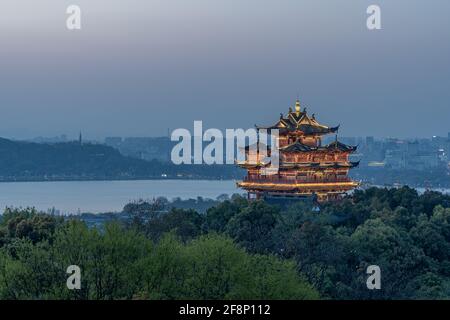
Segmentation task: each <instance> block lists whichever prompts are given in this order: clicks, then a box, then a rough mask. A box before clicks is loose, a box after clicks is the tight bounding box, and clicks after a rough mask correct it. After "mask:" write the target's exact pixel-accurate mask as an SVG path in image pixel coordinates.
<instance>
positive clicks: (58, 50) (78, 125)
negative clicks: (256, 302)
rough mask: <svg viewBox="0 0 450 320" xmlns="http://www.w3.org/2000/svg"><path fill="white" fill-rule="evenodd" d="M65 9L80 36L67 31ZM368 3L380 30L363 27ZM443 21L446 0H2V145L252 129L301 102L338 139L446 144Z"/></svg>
mask: <svg viewBox="0 0 450 320" xmlns="http://www.w3.org/2000/svg"><path fill="white" fill-rule="evenodd" d="M70 4H77V5H79V6H80V7H81V9H82V30H79V31H69V30H67V29H66V23H65V20H66V18H67V15H66V13H65V11H66V8H67V7H68V6H69V5H70ZM370 4H378V5H380V7H381V10H382V11H381V13H382V17H381V18H382V30H377V31H369V30H368V29H367V28H366V18H367V14H366V9H367V7H368V5H370ZM449 12H450V1H448V0H428V1H425V0H422V1H415V0H395V1H391V0H390V1H385V0H371V1H366V0H345V1H344V0H328V1H325V0H322V1H320V0H304V1H302V0H273V1H266V0H160V1H155V0H139V1H138V0H127V1H120V0H71V1H65V0H39V1H36V0H2V1H1V4H0V111H1V113H0V115H1V119H2V121H1V124H2V125H1V126H0V136H2V137H7V138H29V137H33V136H39V135H40V136H53V135H59V134H62V133H66V134H68V135H69V136H72V137H75V135H76V134H77V133H78V131H79V130H80V129H81V130H82V131H83V134H84V136H85V137H87V138H96V139H99V138H103V137H105V136H113V135H114V136H116V135H121V136H151V135H165V134H166V133H167V128H170V129H175V128H180V127H183V128H189V129H191V128H192V125H193V121H194V120H203V121H204V127H208V128H212V127H216V128H239V127H242V128H247V127H252V126H253V125H254V124H255V123H257V124H261V125H263V124H272V123H274V122H275V121H276V120H277V119H278V117H279V113H280V112H286V111H287V109H288V107H289V105H292V104H293V103H294V101H295V98H296V96H297V94H299V95H300V100H301V102H302V104H304V105H307V106H308V110H309V111H310V112H311V113H312V112H314V113H316V116H317V118H318V120H319V121H321V122H324V123H325V124H329V125H337V124H341V131H340V134H341V135H344V136H350V135H354V136H367V135H375V136H400V137H406V136H407V137H415V136H431V135H447V132H448V131H450V19H449V18H448V17H449ZM191 130H192V129H191Z"/></svg>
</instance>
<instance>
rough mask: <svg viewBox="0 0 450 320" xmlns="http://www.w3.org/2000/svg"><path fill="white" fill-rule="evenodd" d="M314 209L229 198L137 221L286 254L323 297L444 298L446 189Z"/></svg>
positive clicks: (159, 230)
mask: <svg viewBox="0 0 450 320" xmlns="http://www.w3.org/2000/svg"><path fill="white" fill-rule="evenodd" d="M315 209H316V208H315V207H314V206H313V205H311V204H310V203H307V202H299V203H297V204H295V205H293V206H290V207H288V208H280V207H276V206H270V205H268V204H267V203H264V202H262V201H257V202H251V203H248V202H247V201H246V200H244V199H243V198H240V197H234V198H233V199H232V200H230V201H224V202H222V203H221V204H219V205H217V206H215V207H213V208H210V209H208V211H207V213H206V214H205V215H202V214H199V213H196V212H195V211H180V210H172V211H171V212H169V213H167V214H164V215H160V216H158V217H156V218H154V219H152V221H151V222H149V223H144V224H142V225H141V228H142V230H143V232H145V233H146V234H147V235H151V236H153V237H158V236H159V235H162V234H164V232H166V231H169V230H173V231H174V232H176V234H178V236H179V237H181V238H183V239H191V238H195V237H197V236H199V235H201V234H208V233H211V232H214V233H220V234H224V235H227V236H229V237H231V238H232V239H233V240H234V241H235V242H236V243H237V244H238V245H240V246H241V247H243V248H245V249H246V250H247V251H248V252H250V253H255V254H272V255H276V256H277V257H279V258H282V259H294V260H295V261H296V266H297V271H298V272H299V273H302V274H304V275H306V277H307V279H308V280H309V282H310V283H311V284H313V286H314V287H315V288H316V289H318V290H319V292H320V294H321V296H322V297H323V298H330V299H441V298H450V196H446V195H443V194H441V193H438V192H432V191H428V192H425V193H424V194H422V195H419V194H418V193H417V191H416V190H414V189H411V188H408V187H403V188H400V189H380V188H370V189H368V190H366V191H356V192H355V194H354V195H353V197H352V198H348V199H345V200H344V201H342V202H339V203H329V204H326V205H322V208H321V210H320V212H317V211H316V210H315ZM183 212H184V214H183ZM369 265H378V266H380V268H381V279H382V280H381V282H382V289H381V290H368V289H367V286H366V280H367V277H368V275H367V273H366V270H367V266H369Z"/></svg>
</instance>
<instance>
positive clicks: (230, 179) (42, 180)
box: [0, 177, 240, 183]
mask: <svg viewBox="0 0 450 320" xmlns="http://www.w3.org/2000/svg"><path fill="white" fill-rule="evenodd" d="M148 180H159V181H170V180H184V181H235V180H240V178H215V177H211V178H208V177H192V178H186V177H167V178H163V177H143V178H92V179H89V178H73V179H70V178H68V179H16V180H13V179H5V180H3V179H0V183H13V182H89V181H92V182H94V181H148Z"/></svg>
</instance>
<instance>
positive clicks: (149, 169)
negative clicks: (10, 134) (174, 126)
mask: <svg viewBox="0 0 450 320" xmlns="http://www.w3.org/2000/svg"><path fill="white" fill-rule="evenodd" d="M237 174H238V171H237V170H236V169H235V168H234V167H233V166H206V165H205V166H203V165H201V166H199V165H192V166H188V165H181V166H176V165H173V164H170V163H161V162H158V161H151V162H148V161H144V160H139V159H133V158H128V157H125V156H123V155H121V154H120V153H119V151H117V150H116V149H114V148H111V147H108V146H105V145H101V144H91V143H83V144H80V143H78V142H68V143H55V144H39V143H31V142H22V141H12V140H8V139H3V138H0V181H35V180H36V181H37V180H95V179H156V178H161V177H162V175H164V177H167V178H205V179H208V178H211V179H221V178H233V177H235V176H236V175H237Z"/></svg>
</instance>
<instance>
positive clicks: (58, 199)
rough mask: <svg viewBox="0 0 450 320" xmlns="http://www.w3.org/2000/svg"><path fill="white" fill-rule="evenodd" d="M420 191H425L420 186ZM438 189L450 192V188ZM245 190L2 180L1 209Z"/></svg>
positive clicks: (91, 205)
mask: <svg viewBox="0 0 450 320" xmlns="http://www.w3.org/2000/svg"><path fill="white" fill-rule="evenodd" d="M418 191H419V192H423V191H425V190H424V189H420V188H419V189H418ZM436 191H440V192H444V193H450V190H449V189H436ZM233 193H243V191H242V190H240V189H237V188H236V182H235V181H233V180H133V181H61V182H3V183H0V211H3V209H4V208H5V207H6V206H9V207H11V206H13V207H22V208H25V207H35V208H36V209H38V210H43V211H47V210H48V209H51V208H53V207H54V208H55V209H56V210H59V211H60V212H61V213H64V214H67V213H78V212H92V213H98V212H110V211H121V210H122V208H123V207H124V205H125V204H127V203H128V202H130V201H133V200H137V199H153V198H154V197H159V196H163V197H166V198H168V199H173V198H176V197H180V198H181V199H189V198H197V197H198V196H200V197H204V198H211V199H215V198H216V197H217V196H219V195H221V194H229V195H232V194H233Z"/></svg>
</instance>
